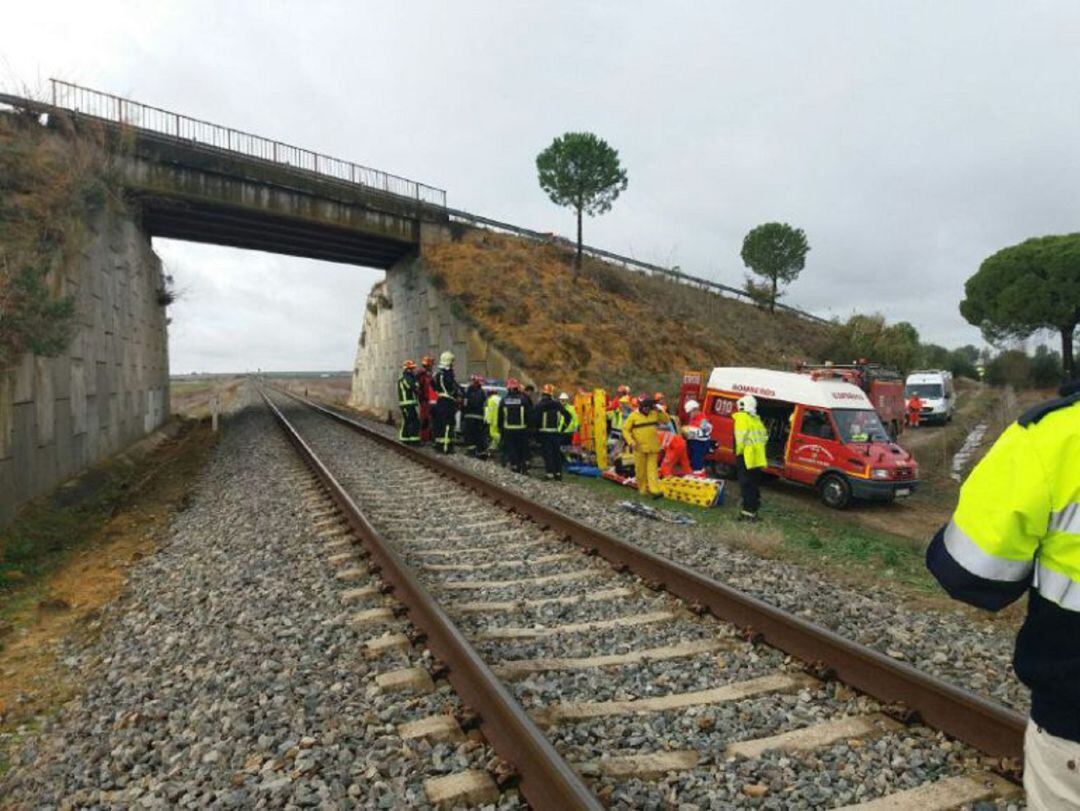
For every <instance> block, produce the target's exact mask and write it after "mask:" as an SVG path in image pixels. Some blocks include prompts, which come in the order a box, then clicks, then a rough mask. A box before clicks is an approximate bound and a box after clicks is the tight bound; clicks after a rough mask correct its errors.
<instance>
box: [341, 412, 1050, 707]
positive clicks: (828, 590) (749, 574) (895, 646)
mask: <svg viewBox="0 0 1080 811" xmlns="http://www.w3.org/2000/svg"><path fill="white" fill-rule="evenodd" d="M349 417H350V418H351V419H356V420H357V421H359V422H362V423H363V424H364V425H365V426H367V427H369V428H372V429H374V430H379V431H382V432H386V433H389V432H390V431H391V429H390V428H389V426H386V425H385V424H383V423H379V422H376V421H374V420H370V419H366V418H363V417H358V416H356V415H354V414H349ZM449 459H450V460H451V461H452V462H453V463H454V464H456V465H459V466H461V467H462V468H464V469H466V470H468V471H470V472H473V473H478V474H480V475H483V476H486V477H487V478H489V479H491V480H492V481H495V482H497V483H498V484H501V485H503V486H505V487H508V488H510V489H511V490H514V491H516V492H519V493H522V494H524V495H526V496H528V497H529V498H531V499H535V500H536V501H539V502H541V503H543V504H546V505H548V506H551V507H554V508H555V509H558V510H560V511H561V512H563V513H565V514H567V515H570V516H573V517H574V518H577V519H578V520H580V521H583V522H585V523H587V524H589V525H590V526H593V527H596V528H597V529H600V530H603V531H604V532H607V533H609V534H611V535H614V536H616V537H618V538H624V539H632V540H633V542H634V543H636V544H638V545H640V546H642V547H643V548H645V549H648V550H649V551H651V552H655V553H657V554H660V555H663V556H664V557H667V558H669V559H671V560H674V561H677V562H679V563H682V564H684V565H687V566H689V567H691V568H693V569H696V570H698V571H701V572H703V573H705V574H708V575H710V576H711V577H714V578H716V579H717V580H720V581H721V582H723V583H726V584H728V585H730V586H733V587H734V588H737V589H739V590H740V591H743V592H745V593H747V594H751V595H753V596H754V597H758V598H760V599H762V600H764V601H766V602H768V603H771V604H772V605H775V606H777V607H778V608H781V609H783V610H785V611H789V612H791V613H793V614H797V615H799V616H802V617H805V618H806V619H809V620H811V621H813V622H816V623H818V624H819V625H823V626H825V627H826V628H829V629H831V630H833V631H835V632H837V633H838V634H840V635H841V636H844V637H847V638H848V639H852V640H854V641H856V642H860V643H862V644H864V645H867V646H868V647H871V648H874V649H875V650H878V651H880V652H882V653H885V654H886V655H889V656H892V657H894V658H897V659H900V660H902V661H905V662H908V663H909V664H911V665H913V666H914V667H917V668H919V669H920V670H923V671H925V672H927V673H930V674H932V675H934V676H937V677H939V678H942V679H946V680H948V681H950V682H952V683H954V684H957V685H959V686H961V687H964V688H966V689H968V690H971V691H972V692H974V693H977V694H979V695H983V696H985V697H987V698H990V699H993V700H995V701H998V702H1000V703H1002V704H1005V705H1006V706H1009V707H1012V708H1014V709H1016V710H1019V711H1020V712H1027V710H1028V708H1029V706H1030V697H1029V694H1028V690H1027V688H1026V687H1024V686H1023V685H1022V684H1021V683H1020V682H1019V680H1018V679H1017V678H1016V675H1015V673H1014V672H1013V668H1012V655H1013V646H1014V643H1015V631H1014V630H1013V629H1011V628H1008V627H1003V623H1000V622H992V621H980V620H979V619H978V618H977V617H976V616H975V615H974V614H973V613H972V612H970V611H968V610H965V609H960V608H958V609H956V610H938V609H933V608H923V607H920V608H911V607H909V605H908V603H909V601H908V600H907V599H906V596H905V595H904V594H903V593H902V592H900V591H898V590H896V589H892V588H890V587H889V586H888V585H887V584H883V585H882V586H880V587H876V588H865V587H864V588H859V589H856V588H853V587H851V586H848V585H845V584H843V583H839V582H837V581H836V580H834V579H830V578H829V576H828V575H827V574H825V573H822V572H820V571H816V570H814V569H811V568H808V567H805V566H799V565H797V564H794V563H789V562H785V561H779V560H773V559H769V558H762V557H760V556H758V555H755V554H753V553H752V552H750V551H747V550H745V549H741V548H738V547H734V546H731V545H729V544H726V543H724V542H723V541H722V540H721V539H720V538H719V537H718V533H719V532H720V531H722V530H719V529H717V528H716V527H708V526H676V525H672V524H668V523H660V522H657V521H651V520H649V519H646V518H640V517H637V516H634V515H630V514H628V513H626V512H625V511H623V510H620V509H618V508H617V507H615V506H614V505H613V504H612V503H611V502H610V501H608V500H606V499H603V498H600V497H598V496H596V495H595V494H593V493H591V492H589V491H588V490H586V489H585V488H583V487H575V486H573V476H571V475H569V474H567V476H566V479H567V481H565V482H563V483H554V482H548V481H545V480H544V479H542V478H539V477H538V475H537V474H536V473H535V468H534V473H533V475H532V476H529V477H524V476H520V475H518V474H516V473H511V472H510V471H509V470H507V469H506V468H502V467H500V466H499V465H498V464H497V463H495V462H492V461H487V460H480V459H473V458H470V457H468V456H466V455H464V454H462V453H457V454H454V455H453V456H451V457H449ZM536 463H537V460H535V459H534V460H533V464H534V465H535V464H536ZM612 487H613V488H614V487H615V485H612ZM627 495H629V492H628V493H627ZM767 497H768V494H767V493H766V499H767ZM765 514H766V516H767V509H766V510H765ZM766 521H767V517H766Z"/></svg>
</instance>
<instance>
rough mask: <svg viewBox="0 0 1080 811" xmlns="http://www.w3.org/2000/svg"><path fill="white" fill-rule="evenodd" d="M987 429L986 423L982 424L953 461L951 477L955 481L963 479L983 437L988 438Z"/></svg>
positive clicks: (974, 429) (966, 440) (973, 429)
mask: <svg viewBox="0 0 1080 811" xmlns="http://www.w3.org/2000/svg"><path fill="white" fill-rule="evenodd" d="M986 429H987V425H986V423H985V422H980V423H979V424H978V425H976V426H975V427H974V428H972V429H971V433H970V434H968V435H967V436H966V437H965V438H964V444H963V445H961V446H960V450H958V451H957V452H956V455H955V456H953V460H952V473H951V474H949V475H950V477H951V478H952V479H953V480H954V481H960V480H961V479H962V478H963V473H964V469H965V468H966V467H967V465H968V461H969V460H970V459H971V455H972V454H973V453H975V449H976V448H978V447H979V445H980V444H981V443H982V440H983V437H984V436H986Z"/></svg>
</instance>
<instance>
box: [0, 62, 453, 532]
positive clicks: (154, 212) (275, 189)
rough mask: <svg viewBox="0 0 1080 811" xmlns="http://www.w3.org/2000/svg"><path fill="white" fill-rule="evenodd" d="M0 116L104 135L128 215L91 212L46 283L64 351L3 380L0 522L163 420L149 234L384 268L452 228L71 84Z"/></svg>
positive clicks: (412, 200)
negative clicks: (77, 249)
mask: <svg viewBox="0 0 1080 811" xmlns="http://www.w3.org/2000/svg"><path fill="white" fill-rule="evenodd" d="M0 105H8V106H10V107H13V108H15V109H16V110H20V111H24V112H26V113H30V114H35V115H44V116H46V118H45V119H44V121H45V123H46V124H47V125H48V126H49V127H52V128H55V129H61V130H62V129H63V128H64V127H63V126H62V125H63V124H64V123H65V122H64V120H65V119H67V120H68V121H70V122H71V123H72V124H74V126H75V129H76V130H78V129H80V128H81V127H84V126H86V127H93V128H100V129H101V130H102V131H103V133H104V134H105V144H106V147H107V148H108V149H109V150H110V152H111V153H112V156H113V165H114V166H115V167H116V168H117V169H118V170H119V177H120V184H121V185H122V187H123V189H124V194H125V198H126V200H127V203H128V205H127V206H126V207H125V208H126V210H124V211H121V212H115V211H111V210H110V211H104V212H99V213H98V214H97V215H95V216H94V218H93V221H91V222H88V223H87V224H86V225H87V231H88V233H89V235H90V236H89V238H88V242H87V244H86V245H84V246H83V250H82V253H81V257H80V258H79V260H78V261H77V262H75V263H73V266H72V267H68V268H63V269H58V270H56V271H54V275H56V276H57V278H56V279H55V280H54V283H55V287H56V289H58V290H59V291H61V292H62V293H64V294H70V295H72V296H73V297H74V298H75V301H76V309H77V312H78V316H77V323H76V326H75V335H74V339H73V341H72V344H71V346H70V348H69V350H68V351H67V352H66V353H65V354H63V355H61V356H59V357H55V358H45V357H39V356H34V355H30V354H28V355H26V356H25V357H24V358H23V359H22V361H21V362H20V363H19V364H18V365H17V366H16V367H15V368H14V369H8V370H0V525H3V524H5V523H7V522H8V521H9V520H10V519H11V518H12V517H13V515H14V512H15V510H16V509H17V508H18V506H19V505H21V504H22V503H23V502H25V501H26V500H28V499H30V498H33V497H35V496H37V495H40V494H42V493H45V492H47V491H49V490H50V489H51V488H52V487H53V486H55V485H56V484H58V483H59V482H61V481H63V480H64V479H66V478H68V477H70V476H72V475H74V474H76V473H78V472H79V471H81V470H82V469H83V468H84V467H86V466H87V465H90V464H93V463H94V462H95V461H97V460H99V459H101V458H103V457H105V456H108V455H110V454H112V453H115V452H116V451H119V450H121V449H123V448H124V447H126V446H127V445H129V444H131V443H132V442H134V441H135V440H137V439H139V438H140V437H141V436H143V435H144V434H145V433H146V432H148V431H151V430H153V429H154V428H156V427H158V426H159V425H161V424H162V423H163V422H164V421H165V420H166V419H167V418H168V415H169V413H170V409H169V369H168V366H169V364H168V340H167V334H166V330H167V319H166V317H165V313H164V304H163V303H162V298H161V291H162V288H163V277H162V270H161V266H160V261H159V260H158V259H157V257H156V256H154V254H153V252H152V250H151V247H150V238H152V237H166V238H170V239H183V240H188V241H192V242H204V243H210V244H215V245H225V246H230V247H236V248H248V249H254V250H261V251H270V252H274V253H281V254H288V255H291V256H302V257H310V258H313V259H322V260H327V261H333V262H343V263H349V264H355V265H361V266H365V267H375V268H382V269H389V268H390V267H391V266H393V265H395V264H399V263H401V264H408V263H409V260H411V259H412V258H413V257H415V256H417V255H418V253H419V249H420V246H421V244H422V243H423V242H424V241H425V240H427V239H429V238H431V239H436V238H440V237H441V236H442V235H443V234H444V233H445V231H446V227H447V224H448V222H449V216H448V213H447V208H446V193H445V192H444V191H442V190H441V189H437V188H434V187H431V186H427V185H424V184H422V183H418V182H416V181H413V180H408V179H406V178H402V177H398V176H396V175H392V174H389V173H386V172H381V171H378V170H375V169H371V168H369V167H366V166H361V165H359V164H356V163H351V162H349V161H344V160H340V159H337V158H332V157H330V156H327V155H322V154H319V153H316V152H312V151H310V150H306V149H302V148H299V147H295V146H291V145H289V144H284V143H281V142H279V141H273V140H270V139H267V138H262V137H260V136H257V135H253V134H251V133H246V132H242V131H239V130H235V129H230V128H227V127H221V126H217V125H215V124H211V123H209V122H206V121H200V120H198V119H194V118H190V117H188V116H183V115H180V114H178V113H174V112H170V111H167V110H162V109H159V108H156V107H150V106H148V105H144V104H139V103H137V102H134V101H131V100H128V99H124V98H121V97H119V96H113V95H109V94H106V93H100V92H98V91H94V90H90V89H88V88H83V87H79V86H77V85H72V84H68V83H66V82H59V81H55V80H54V81H53V84H52V98H51V100H50V101H48V102H43V101H38V100H32V99H26V98H21V97H18V96H10V95H5V94H0ZM360 307H361V303H360V302H358V303H357V310H358V313H359V311H360Z"/></svg>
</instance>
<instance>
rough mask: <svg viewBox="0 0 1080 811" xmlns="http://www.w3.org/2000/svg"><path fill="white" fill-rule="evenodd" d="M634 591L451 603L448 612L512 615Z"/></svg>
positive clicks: (618, 589)
mask: <svg viewBox="0 0 1080 811" xmlns="http://www.w3.org/2000/svg"><path fill="white" fill-rule="evenodd" d="M633 595H634V590H633V589H627V588H617V589H604V590H603V591H588V592H585V593H584V594H571V595H567V596H565V597H538V598H536V599H532V600H514V601H512V602H511V601H505V602H484V601H477V602H465V603H451V604H450V605H448V606H447V610H448V611H450V612H451V613H454V612H456V613H458V614H512V613H517V612H520V611H524V610H525V609H526V608H536V607H539V606H543V605H573V604H574V603H596V602H603V601H605V600H619V599H622V598H623V597H632V596H633Z"/></svg>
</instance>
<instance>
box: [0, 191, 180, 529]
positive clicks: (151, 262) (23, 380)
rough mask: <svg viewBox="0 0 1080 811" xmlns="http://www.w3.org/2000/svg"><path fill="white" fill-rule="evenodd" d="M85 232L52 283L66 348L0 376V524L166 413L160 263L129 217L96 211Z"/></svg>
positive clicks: (152, 425)
mask: <svg viewBox="0 0 1080 811" xmlns="http://www.w3.org/2000/svg"><path fill="white" fill-rule="evenodd" d="M86 227H87V228H88V229H89V237H88V239H87V242H86V245H85V247H84V249H83V251H82V255H81V259H80V261H78V262H75V263H72V264H73V267H71V268H69V269H68V270H67V272H66V273H64V274H63V276H62V278H59V279H55V280H54V282H55V283H56V285H57V288H58V290H59V292H60V293H61V294H62V295H67V294H72V295H74V296H75V300H76V312H77V315H76V319H77V325H76V328H75V334H74V338H73V340H72V342H71V345H70V346H69V348H68V350H67V351H66V352H64V353H62V354H61V355H59V356H58V357H55V358H44V357H38V356H35V355H32V354H27V355H26V356H24V357H23V359H22V362H21V363H19V364H18V365H17V366H16V367H15V368H14V369H11V370H8V371H6V372H3V373H0V526H3V525H6V524H7V523H9V522H10V521H11V519H12V518H13V517H14V515H15V513H16V511H17V510H18V508H19V507H20V506H21V505H22V504H24V503H25V502H26V501H28V500H29V499H32V498H34V497H35V496H39V495H41V494H43V493H46V492H48V491H49V490H50V489H52V488H53V487H55V486H56V485H57V484H59V483H60V482H62V481H64V480H65V479H67V478H70V477H71V476H74V475H75V474H77V473H79V472H81V471H82V470H83V469H84V468H85V467H87V466H88V465H91V464H93V463H94V462H96V461H98V460H100V459H102V458H104V457H105V456H108V455H109V454H112V453H115V452H117V451H119V450H121V449H123V448H124V447H126V446H127V445H129V444H131V443H132V442H134V441H136V440H138V439H140V438H141V437H143V436H145V435H146V434H147V433H149V432H150V431H152V430H154V429H155V428H157V427H158V426H160V425H162V424H163V423H164V422H165V421H166V419H168V416H169V356H168V335H167V326H166V325H167V321H166V312H165V307H163V306H162V305H161V304H159V303H158V294H159V291H160V290H161V289H162V287H163V275H162V270H161V261H160V260H159V259H158V257H157V256H156V255H155V254H154V252H153V251H152V250H151V248H150V241H149V239H148V238H147V237H146V235H145V234H143V232H142V231H141V230H140V228H139V227H138V225H137V224H136V223H135V221H134V220H133V218H132V217H131V216H130V215H128V214H127V213H124V212H118V211H113V212H109V211H102V212H100V213H99V214H97V215H95V216H94V217H92V218H91V220H90V221H89V222H88V223H86Z"/></svg>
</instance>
